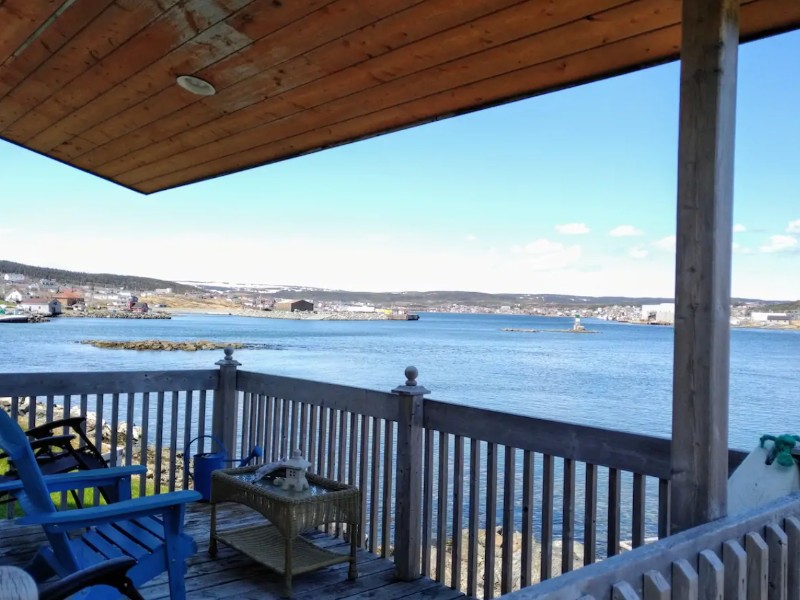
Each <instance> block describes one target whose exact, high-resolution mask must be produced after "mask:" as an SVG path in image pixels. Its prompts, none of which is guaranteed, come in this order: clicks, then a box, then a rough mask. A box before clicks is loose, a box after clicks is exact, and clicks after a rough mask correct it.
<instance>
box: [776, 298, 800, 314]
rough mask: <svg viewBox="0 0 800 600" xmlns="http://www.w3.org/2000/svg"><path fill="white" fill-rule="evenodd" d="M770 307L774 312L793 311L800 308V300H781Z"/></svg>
mask: <svg viewBox="0 0 800 600" xmlns="http://www.w3.org/2000/svg"><path fill="white" fill-rule="evenodd" d="M769 309H770V310H771V311H773V312H792V311H795V310H800V300H797V301H796V302H780V303H778V304H770V305H769Z"/></svg>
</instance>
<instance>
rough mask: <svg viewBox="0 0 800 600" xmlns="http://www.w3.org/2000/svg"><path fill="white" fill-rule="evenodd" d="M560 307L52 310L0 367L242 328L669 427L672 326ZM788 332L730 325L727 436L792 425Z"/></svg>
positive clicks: (21, 336)
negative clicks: (366, 312) (226, 312)
mask: <svg viewBox="0 0 800 600" xmlns="http://www.w3.org/2000/svg"><path fill="white" fill-rule="evenodd" d="M583 324H584V325H586V327H587V328H588V329H593V330H597V331H598V332H599V333H598V334H597V335H572V334H568V333H559V332H548V331H541V332H539V333H521V332H508V331H503V329H504V328H516V329H537V330H548V329H553V330H556V329H567V328H569V326H570V325H571V320H570V319H566V318H564V319H558V318H544V317H522V316H512V315H459V314H430V313H427V314H422V318H421V319H420V320H419V321H415V322H410V321H288V320H277V319H275V320H274V319H258V318H245V317H231V316H205V315H185V316H176V317H175V318H173V319H172V320H167V321H164V320H124V319H119V320H116V319H82V318H81V319H70V318H60V319H54V320H53V321H51V322H50V323H43V324H35V325H12V324H6V325H3V326H2V327H0V373H2V372H17V371H85V370H165V369H184V368H213V363H214V362H215V361H216V360H217V359H218V358H220V357H221V353H220V352H135V351H127V350H106V349H98V348H93V347H91V346H87V345H82V344H78V343H76V342H78V341H79V340H83V339H111V340H143V339H155V338H158V339H169V340H192V339H208V340H212V341H230V342H245V343H253V344H259V345H261V344H264V345H266V348H264V349H258V350H241V351H237V353H236V358H237V359H238V360H239V361H240V362H241V363H242V368H245V369H248V370H253V371H260V372H267V373H275V374H281V375H290V376H295V377H303V378H308V379H315V380H319V381H329V382H334V383H341V384H347V385H355V386H362V387H368V388H373V389H380V390H389V389H391V388H392V387H394V386H396V385H398V384H401V383H403V370H404V368H405V367H406V366H407V365H411V364H413V365H415V366H416V367H417V368H418V369H419V371H420V375H419V382H420V383H421V384H422V385H425V386H426V387H427V388H428V389H430V390H431V391H432V394H431V397H433V398H435V399H437V400H444V401H448V402H456V403H463V404H469V405H475V406H482V407H487V408H494V409H497V410H503V411H508V412H514V413H518V414H524V415H531V416H536V417H542V418H550V419H558V420H568V421H573V422H578V423H584V424H589V425H596V426H602V427H610V428H617V429H624V430H628V431H634V432H642V433H648V434H654V435H661V436H669V434H670V428H671V416H670V404H671V386H672V328H669V327H649V326H641V325H628V324H620V323H613V322H605V321H593V320H584V321H583ZM798 365H800V332H798V331H775V330H759V329H734V330H732V334H731V426H730V440H731V445H732V446H735V447H740V448H750V447H753V446H754V445H755V444H756V443H757V441H758V437H759V436H760V435H761V434H762V433H784V429H789V430H790V431H789V432H791V433H800V402H798V390H800V369H799V368H798Z"/></svg>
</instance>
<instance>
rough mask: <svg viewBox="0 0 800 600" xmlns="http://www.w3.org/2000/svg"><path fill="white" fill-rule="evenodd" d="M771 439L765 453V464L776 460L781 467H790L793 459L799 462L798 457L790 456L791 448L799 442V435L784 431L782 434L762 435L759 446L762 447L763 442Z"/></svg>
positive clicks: (793, 462) (793, 461)
mask: <svg viewBox="0 0 800 600" xmlns="http://www.w3.org/2000/svg"><path fill="white" fill-rule="evenodd" d="M767 441H771V442H772V448H770V451H769V454H768V455H767V464H768V465H769V464H772V462H773V461H776V462H777V463H778V464H779V465H780V466H782V467H791V466H792V465H794V464H795V461H797V462H798V463H800V459H799V458H796V457H794V456H792V450H794V447H795V446H796V445H797V443H798V442H800V436H797V435H792V434H790V433H784V434H783V435H779V436H777V437H776V436H774V435H762V436H761V444H760V445H761V447H762V448H763V447H764V442H767Z"/></svg>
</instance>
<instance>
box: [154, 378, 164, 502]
mask: <svg viewBox="0 0 800 600" xmlns="http://www.w3.org/2000/svg"><path fill="white" fill-rule="evenodd" d="M156 402H157V404H156V455H155V467H154V475H153V477H154V478H155V481H154V482H153V483H154V484H155V492H156V494H160V493H161V448H162V445H163V443H164V441H163V438H164V392H158V397H157V399H156Z"/></svg>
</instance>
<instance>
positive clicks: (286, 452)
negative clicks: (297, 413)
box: [281, 398, 333, 458]
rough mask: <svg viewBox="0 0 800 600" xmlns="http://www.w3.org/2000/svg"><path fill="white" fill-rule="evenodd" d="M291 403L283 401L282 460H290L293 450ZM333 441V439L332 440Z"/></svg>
mask: <svg viewBox="0 0 800 600" xmlns="http://www.w3.org/2000/svg"><path fill="white" fill-rule="evenodd" d="M288 430H289V401H288V400H287V399H286V398H282V399H281V458H288V457H289V456H290V455H291V453H292V450H291V448H289V431H288ZM331 439H333V438H331Z"/></svg>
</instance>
